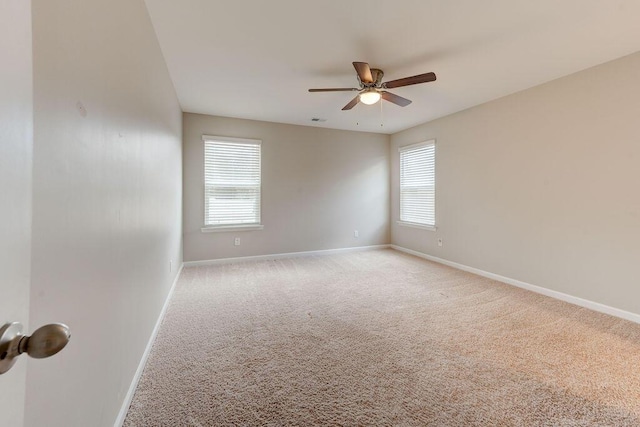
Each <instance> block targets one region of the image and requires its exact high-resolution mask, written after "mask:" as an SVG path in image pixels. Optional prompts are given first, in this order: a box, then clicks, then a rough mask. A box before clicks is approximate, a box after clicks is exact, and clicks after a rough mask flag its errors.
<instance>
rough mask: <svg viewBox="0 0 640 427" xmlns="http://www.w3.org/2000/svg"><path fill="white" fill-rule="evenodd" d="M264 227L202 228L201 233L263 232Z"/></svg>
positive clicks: (222, 226) (257, 225)
mask: <svg viewBox="0 0 640 427" xmlns="http://www.w3.org/2000/svg"><path fill="white" fill-rule="evenodd" d="M263 228H264V225H262V224H250V225H219V226H210V227H202V228H201V229H200V231H202V232H203V233H222V232H225V231H253V230H262V229H263Z"/></svg>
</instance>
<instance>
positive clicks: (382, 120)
mask: <svg viewBox="0 0 640 427" xmlns="http://www.w3.org/2000/svg"><path fill="white" fill-rule="evenodd" d="M378 102H380V127H384V112H383V109H382V99H380V101H378Z"/></svg>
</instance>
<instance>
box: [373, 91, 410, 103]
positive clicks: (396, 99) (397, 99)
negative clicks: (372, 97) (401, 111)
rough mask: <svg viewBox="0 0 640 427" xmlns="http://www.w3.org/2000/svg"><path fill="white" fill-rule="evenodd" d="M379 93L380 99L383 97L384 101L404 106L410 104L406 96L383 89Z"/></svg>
mask: <svg viewBox="0 0 640 427" xmlns="http://www.w3.org/2000/svg"><path fill="white" fill-rule="evenodd" d="M380 93H381V95H382V99H384V100H385V101H389V102H393V103H394V104H396V105H399V106H401V107H406V106H407V105H409V104H411V101H410V100H408V99H407V98H403V97H401V96H398V95H396V94H394V93H391V92H387V91H386V90H383V91H382V92H380Z"/></svg>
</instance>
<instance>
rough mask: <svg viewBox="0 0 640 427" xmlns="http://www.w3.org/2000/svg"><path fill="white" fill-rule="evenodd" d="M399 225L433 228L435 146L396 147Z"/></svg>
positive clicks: (431, 143) (429, 144) (420, 144)
mask: <svg viewBox="0 0 640 427" xmlns="http://www.w3.org/2000/svg"><path fill="white" fill-rule="evenodd" d="M399 151H400V221H401V222H406V223H409V224H417V225H424V226H428V227H435V225H436V209H435V207H436V163H435V161H436V144H435V141H433V140H432V141H427V142H422V143H419V144H414V145H409V146H406V147H400V149H399Z"/></svg>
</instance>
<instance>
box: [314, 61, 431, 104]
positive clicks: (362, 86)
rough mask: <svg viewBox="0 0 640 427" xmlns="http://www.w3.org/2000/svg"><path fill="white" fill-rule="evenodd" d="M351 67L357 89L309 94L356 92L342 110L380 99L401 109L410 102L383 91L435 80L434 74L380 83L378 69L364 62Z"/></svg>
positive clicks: (321, 90)
mask: <svg viewBox="0 0 640 427" xmlns="http://www.w3.org/2000/svg"><path fill="white" fill-rule="evenodd" d="M353 67H354V68H355V69H356V73H357V74H358V85H359V87H358V88H355V87H354V88H327V89H309V92H346V91H357V92H359V93H358V95H357V96H356V97H355V98H353V99H352V100H351V102H349V103H348V104H347V105H345V106H344V107H343V108H342V109H343V110H350V109H352V108H353V107H355V106H356V104H358V102H362V103H363V104H367V105H372V104H375V103H376V102H378V101H380V98H382V99H384V100H385V101H389V102H393V103H394V104H396V105H399V106H401V107H406V106H407V105H409V104H411V101H410V100H408V99H407V98H403V97H401V96H398V95H395V94H393V93H391V92H387V91H386V90H384V89H393V88H396V87H402V86H409V85H416V84H419V83H427V82H432V81H434V80H435V79H436V75H435V74H434V73H425V74H418V75H417V76H411V77H405V78H403V79H397V80H391V81H390V82H385V83H382V77H383V76H384V72H383V71H382V70H380V69H378V68H370V67H369V64H367V63H366V62H354V63H353Z"/></svg>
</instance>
